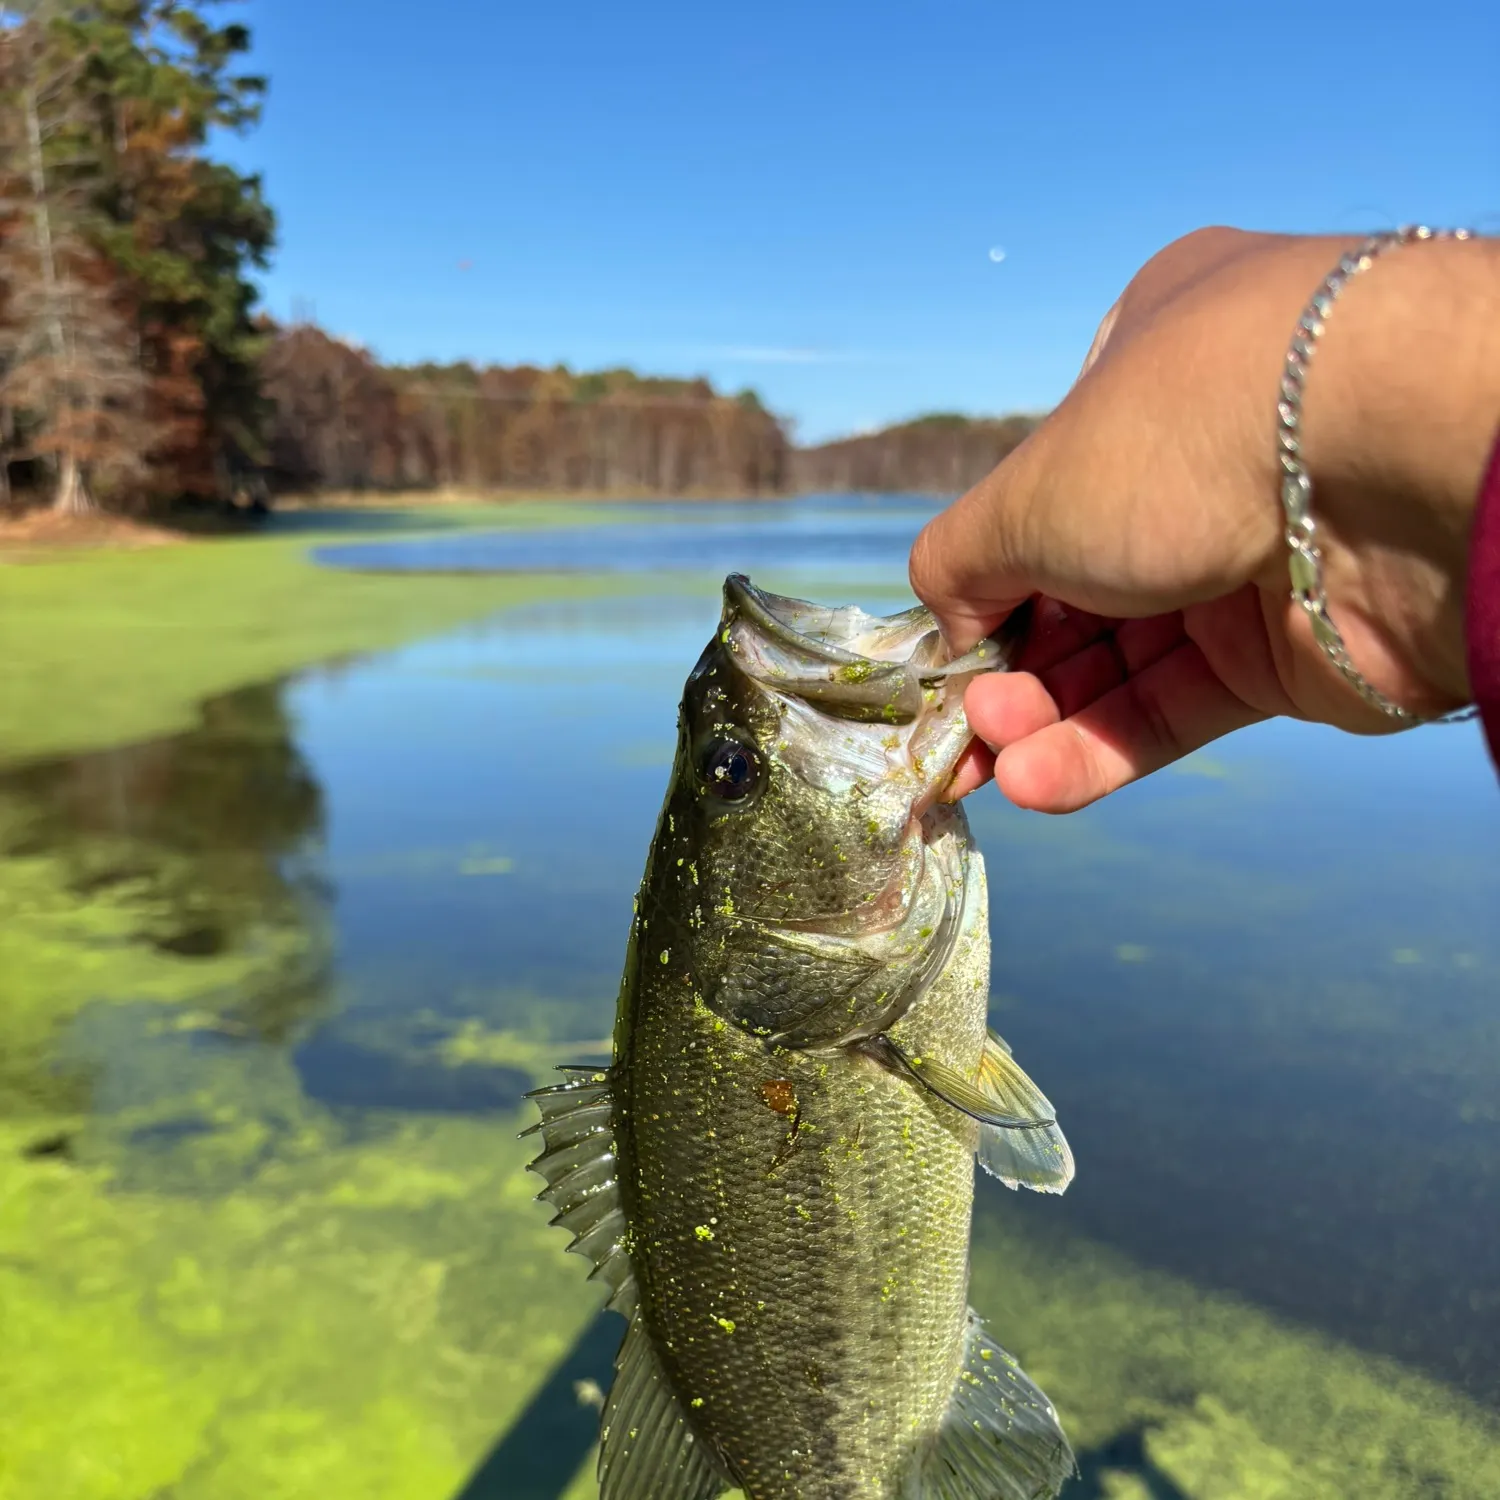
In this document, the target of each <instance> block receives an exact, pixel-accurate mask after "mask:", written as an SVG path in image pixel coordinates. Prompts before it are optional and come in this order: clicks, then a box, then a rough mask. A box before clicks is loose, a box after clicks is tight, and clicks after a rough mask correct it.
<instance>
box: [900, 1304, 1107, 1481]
mask: <svg viewBox="0 0 1500 1500" xmlns="http://www.w3.org/2000/svg"><path fill="white" fill-rule="evenodd" d="M1075 1473H1077V1465H1076V1464H1075V1463H1074V1460H1073V1450H1072V1449H1071V1448H1070V1447H1069V1446H1068V1440H1067V1438H1066V1437H1065V1436H1064V1435H1063V1430H1062V1425H1061V1423H1059V1422H1058V1420H1057V1412H1056V1410H1055V1409H1054V1408H1053V1405H1052V1403H1051V1402H1050V1401H1049V1400H1048V1399H1047V1398H1046V1397H1045V1396H1044V1395H1043V1394H1042V1393H1041V1391H1039V1390H1038V1389H1037V1387H1036V1386H1035V1385H1034V1384H1032V1382H1031V1380H1030V1379H1029V1377H1028V1376H1027V1374H1026V1372H1025V1371H1024V1370H1023V1369H1022V1368H1021V1367H1020V1365H1018V1364H1017V1363H1016V1361H1015V1360H1014V1359H1013V1358H1012V1357H1011V1356H1010V1355H1009V1354H1007V1353H1006V1352H1005V1350H1004V1349H1002V1348H1001V1347H1000V1346H999V1345H998V1344H997V1343H995V1342H994V1341H993V1340H992V1339H991V1338H990V1337H989V1335H988V1334H986V1333H985V1331H984V1327H983V1325H982V1324H981V1323H980V1321H979V1319H978V1317H977V1316H976V1315H975V1314H974V1312H973V1311H972V1310H971V1311H970V1313H969V1330H968V1342H967V1345H966V1348H965V1351H964V1366H963V1369H962V1370H960V1371H959V1376H958V1381H957V1383H956V1384H955V1385H954V1387H953V1394H952V1396H951V1397H950V1398H949V1401H948V1411H947V1414H946V1415H945V1416H944V1418H943V1425H942V1427H941V1428H940V1429H939V1432H938V1436H937V1441H936V1442H935V1443H934V1444H933V1447H932V1449H931V1451H930V1452H929V1454H928V1456H927V1459H926V1462H925V1464H924V1465H923V1468H922V1478H921V1488H920V1491H919V1493H920V1495H921V1497H922V1500H1053V1497H1054V1496H1055V1495H1056V1494H1057V1492H1058V1491H1059V1490H1060V1489H1061V1488H1062V1487H1063V1485H1064V1484H1066V1483H1067V1481H1068V1480H1069V1479H1071V1478H1072V1477H1073V1475H1074V1474H1075Z"/></svg>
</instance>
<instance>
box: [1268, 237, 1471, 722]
mask: <svg viewBox="0 0 1500 1500" xmlns="http://www.w3.org/2000/svg"><path fill="white" fill-rule="evenodd" d="M1472 237H1473V230H1470V229H1428V228H1427V227H1426V226H1425V225H1422V224H1413V225H1408V226H1407V227H1406V228H1404V229H1389V230H1384V231H1382V232H1381V233H1379V234H1372V235H1371V236H1370V237H1369V239H1367V240H1366V241H1365V242H1364V244H1363V245H1361V246H1360V247H1359V249H1358V250H1352V251H1350V252H1349V253H1348V254H1346V255H1342V256H1340V257H1339V263H1338V265H1336V266H1335V267H1334V268H1333V270H1332V271H1330V272H1329V273H1328V275H1327V277H1325V278H1324V281H1323V284H1322V285H1321V286H1320V287H1319V288H1318V290H1317V291H1316V292H1315V293H1314V294H1313V299H1312V301H1311V302H1309V303H1308V304H1307V307H1306V308H1305V309H1304V310H1303V313H1302V316H1301V318H1299V319H1298V320H1297V331H1296V333H1295V334H1294V335H1293V337H1292V343H1291V347H1290V348H1289V349H1288V350H1287V355H1286V367H1285V369H1284V370H1283V371H1282V375H1281V399H1280V400H1279V401H1278V402H1277V403H1276V418H1277V421H1276V442H1277V449H1278V456H1279V458H1280V459H1281V468H1282V477H1281V508H1282V510H1283V511H1284V512H1285V514H1286V544H1287V547H1288V548H1289V549H1290V553H1291V555H1290V557H1289V558H1288V559H1287V563H1288V570H1289V571H1290V573H1291V577H1292V598H1293V599H1295V600H1296V601H1297V603H1298V604H1300V605H1301V606H1302V608H1303V609H1304V610H1305V611H1306V613H1307V617H1308V619H1309V620H1310V621H1311V623H1312V631H1313V635H1314V636H1315V637H1316V638H1317V642H1318V644H1319V645H1320V646H1321V647H1322V648H1323V650H1324V652H1325V653H1326V654H1327V656H1328V659H1329V660H1330V661H1331V662H1332V663H1333V664H1334V666H1336V667H1337V668H1338V669H1339V671H1340V672H1341V673H1342V674H1343V676H1344V680H1345V681H1346V682H1348V684H1349V685H1350V687H1352V688H1353V689H1354V691H1355V692H1357V693H1358V694H1359V696H1360V697H1361V698H1363V699H1364V700H1365V702H1366V703H1368V704H1369V705H1370V706H1371V707H1372V708H1378V709H1379V710H1380V711H1381V713H1383V714H1385V715H1387V716H1388V717H1389V718H1392V719H1395V720H1396V721H1397V722H1399V723H1401V724H1406V725H1413V724H1423V723H1427V722H1429V721H1428V720H1426V719H1424V718H1422V717H1421V716H1420V715H1419V714H1414V713H1411V712H1409V711H1408V710H1407V709H1404V708H1402V707H1401V706H1400V704H1398V703H1392V702H1391V700H1390V699H1389V698H1387V697H1386V696H1385V694H1384V693H1382V692H1381V691H1380V690H1379V689H1378V688H1375V687H1373V686H1371V684H1370V683H1368V682H1366V681H1365V679H1364V677H1363V676H1362V675H1361V673H1360V671H1359V668H1358V667H1356V666H1355V665H1354V663H1353V661H1352V660H1351V659H1350V657H1349V650H1348V647H1346V646H1345V645H1344V638H1343V636H1342V635H1340V634H1339V629H1338V626H1336V625H1335V624H1334V623H1333V621H1332V620H1331V619H1330V618H1329V615H1328V592H1327V590H1326V589H1325V588H1324V586H1323V554H1322V552H1321V551H1319V549H1318V545H1317V542H1316V537H1317V531H1318V527H1317V522H1316V521H1314V520H1313V517H1312V476H1311V475H1310V474H1309V473H1308V472H1307V466H1306V465H1305V464H1304V463H1303V462H1302V457H1301V439H1300V438H1299V436H1298V429H1299V428H1300V426H1301V425H1302V387H1303V382H1304V381H1305V380H1306V379H1307V367H1308V365H1309V364H1310V363H1311V361H1312V357H1313V352H1314V350H1316V349H1317V347H1318V339H1319V338H1320V337H1321V335H1322V332H1323V324H1324V322H1325V320H1326V319H1327V317H1328V312H1329V309H1330V308H1332V306H1333V304H1334V301H1335V300H1336V299H1337V297H1338V295H1339V293H1340V292H1341V291H1343V289H1344V287H1345V286H1346V285H1347V284H1348V282H1349V280H1350V278H1351V277H1354V276H1357V275H1358V274H1359V273H1360V272H1361V271H1364V270H1368V269H1369V267H1370V265H1371V264H1372V262H1373V261H1374V260H1375V257H1376V256H1377V255H1380V254H1382V253H1383V252H1384V251H1386V250H1392V249H1395V248H1396V247H1397V246H1398V245H1409V244H1412V243H1413V242H1415V241H1419V240H1467V239H1470V238H1472ZM1457 717H1469V715H1468V714H1460V715H1459V716H1457Z"/></svg>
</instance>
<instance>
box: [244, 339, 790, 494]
mask: <svg viewBox="0 0 1500 1500" xmlns="http://www.w3.org/2000/svg"><path fill="white" fill-rule="evenodd" d="M261 371H262V376H263V379H264V384H265V391H266V394H267V396H268V397H269V398H270V401H271V407H272V413H273V415H272V418H271V425H270V441H269V460H268V463H269V470H270V475H271V479H272V483H273V487H274V488H276V489H278V490H281V491H297V490H304V491H305V490H317V489H339V490H349V489H355V490H358V489H413V488H426V487H446V486H459V487H463V488H473V489H534V490H549V491H591V490H592V491H611V490H613V491H622V490H628V491H637V492H644V493H647V494H693V493H708V492H719V493H726V492H727V493H732V494H763V493H771V492H776V491H780V490H783V489H785V488H786V485H787V480H788V456H789V453H790V451H791V445H790V443H789V441H788V439H787V435H786V432H785V430H784V429H783V427H782V425H781V423H780V422H779V421H777V419H776V418H775V417H774V416H772V415H771V414H770V413H769V412H768V411H766V410H765V409H764V407H762V406H761V404H760V401H759V400H758V399H757V397H756V396H755V394H754V393H753V392H750V391H743V392H741V393H740V394H739V395H736V396H727V395H722V394H720V393H719V392H718V391H716V390H715V389H714V388H713V387H712V386H711V385H710V384H709V383H708V381H706V380H702V379H695V380H673V379H662V378H652V377H646V376H641V375H637V374H635V373H634V372H632V371H630V370H603V371H598V372H593V373H583V374H579V373H575V372H573V371H570V370H567V369H563V368H560V367H559V368H553V369H538V368H536V367H534V366H530V365H522V366H518V367H511V368H503V367H500V366H488V367H485V368H476V367H474V366H473V365H469V364H448V365H437V364H423V365H407V366H383V365H381V364H379V363H377V362H376V361H375V360H374V359H373V358H372V357H371V356H370V355H369V354H368V353H367V352H366V351H365V350H363V349H360V348H357V347H356V346H354V345H352V344H350V343H348V342H345V341H343V340H339V339H334V338H330V337H329V336H328V335H327V334H326V333H324V332H323V331H322V330H320V329H318V328H315V327H312V326H310V325H302V326H299V327H294V328H289V329H285V330H281V331H279V332H278V334H277V336H276V337H275V338H274V339H273V340H272V342H271V343H270V345H269V347H268V348H267V350H266V352H265V355H264V357H263V359H262V362H261Z"/></svg>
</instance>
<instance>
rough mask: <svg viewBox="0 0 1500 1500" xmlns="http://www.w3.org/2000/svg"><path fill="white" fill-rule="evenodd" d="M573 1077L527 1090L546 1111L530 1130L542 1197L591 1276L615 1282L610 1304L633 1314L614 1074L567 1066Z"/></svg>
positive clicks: (602, 1070) (621, 1311) (634, 1301)
mask: <svg viewBox="0 0 1500 1500" xmlns="http://www.w3.org/2000/svg"><path fill="white" fill-rule="evenodd" d="M564 1071H566V1072H567V1073H569V1074H570V1075H571V1076H570V1077H569V1079H568V1081H567V1082H566V1083H555V1084H552V1085H550V1086H549V1087H547V1088H544V1089H536V1090H535V1091H534V1092H532V1093H530V1094H528V1095H527V1096H526V1097H527V1098H528V1099H534V1100H535V1101H536V1106H537V1109H538V1110H539V1111H540V1112H541V1116H542V1118H541V1119H540V1120H539V1121H538V1122H537V1123H536V1124H535V1125H533V1126H532V1127H531V1128H530V1129H529V1130H525V1131H522V1134H523V1135H535V1134H536V1133H537V1132H538V1131H540V1132H541V1137H542V1151H541V1155H540V1156H538V1157H537V1159H536V1160H535V1161H534V1162H532V1163H531V1170H532V1171H533V1172H535V1173H536V1174H537V1175H538V1176H540V1177H544V1178H545V1179H546V1181H547V1186H546V1187H544V1188H543V1189H542V1191H541V1192H540V1193H538V1194H537V1197H538V1198H540V1199H541V1200H543V1201H544V1202H546V1203H550V1204H551V1205H552V1207H553V1208H555V1209H556V1210H557V1212H556V1214H555V1215H554V1216H553V1219H552V1222H553V1223H554V1224H560V1225H562V1227H563V1228H565V1229H567V1230H570V1231H571V1232H572V1234H573V1241H572V1243H571V1244H570V1245H569V1246H568V1249H569V1250H572V1251H575V1252H576V1253H577V1254H579V1255H582V1256H584V1257H585V1258H586V1259H587V1260H588V1261H589V1262H590V1263H591V1265H592V1266H593V1270H591V1271H590V1272H589V1279H590V1280H591V1281H593V1280H599V1281H602V1282H604V1283H605V1285H606V1286H608V1287H609V1301H608V1302H607V1303H606V1306H608V1307H612V1308H614V1310H615V1311H616V1312H620V1313H624V1315H625V1316H626V1317H627V1318H628V1317H629V1316H630V1315H631V1313H632V1312H634V1310H635V1303H636V1293H635V1276H634V1274H633V1273H632V1271H631V1266H630V1256H629V1254H628V1253H627V1252H626V1250H625V1215H624V1213H623V1212H622V1211H621V1208H620V1189H619V1185H618V1183H617V1182H616V1180H615V1137H614V1131H613V1129H612V1128H611V1125H610V1111H611V1104H610V1093H609V1074H608V1072H607V1071H605V1070H604V1069H601V1068H567V1069H565V1070H564Z"/></svg>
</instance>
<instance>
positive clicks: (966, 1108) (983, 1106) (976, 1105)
mask: <svg viewBox="0 0 1500 1500" xmlns="http://www.w3.org/2000/svg"><path fill="white" fill-rule="evenodd" d="M850 1050H851V1051H856V1052H860V1053H862V1054H863V1055H864V1056H866V1057H869V1058H872V1059H873V1060H874V1061H875V1062H878V1063H879V1064H880V1065H881V1066H882V1067H884V1068H886V1069H887V1070H888V1071H889V1072H892V1073H895V1074H897V1075H898V1076H900V1077H905V1078H910V1079H911V1080H912V1081H913V1082H915V1083H917V1084H920V1085H921V1087H922V1088H924V1089H926V1090H927V1092H928V1093H929V1094H932V1095H933V1096H934V1097H935V1098H938V1099H941V1100H942V1101H943V1103H944V1104H946V1105H949V1106H950V1107H951V1108H953V1109H956V1110H958V1111H959V1112H960V1113H961V1114H965V1115H968V1116H969V1118H970V1119H971V1120H978V1121H979V1123H980V1124H981V1125H990V1126H993V1127H994V1128H995V1129H997V1130H1050V1129H1051V1128H1052V1127H1053V1126H1054V1125H1056V1124H1057V1121H1056V1120H1055V1119H1035V1118H1031V1117H1028V1116H1023V1115H1005V1114H1000V1113H998V1112H997V1111H996V1110H994V1109H993V1108H991V1107H990V1104H989V1101H988V1100H987V1099H986V1098H985V1097H984V1095H983V1094H982V1093H980V1091H979V1090H978V1089H977V1088H976V1087H975V1086H974V1085H973V1084H972V1083H970V1082H969V1081H968V1080H967V1079H965V1078H964V1077H963V1075H962V1074H960V1073H959V1072H958V1070H957V1069H955V1068H950V1067H948V1066H947V1064H945V1063H940V1062H935V1061H933V1060H932V1059H930V1058H927V1059H918V1058H914V1057H910V1056H908V1054H907V1053H906V1052H905V1051H904V1050H903V1049H902V1047H901V1046H900V1045H899V1044H898V1043H896V1042H893V1041H892V1040H891V1039H890V1037H888V1036H886V1035H884V1034H883V1033H882V1034H880V1035H877V1036H872V1037H867V1038H866V1039H865V1040H864V1041H862V1042H859V1043H857V1044H856V1045H855V1046H854V1047H852V1048H851V1049H850Z"/></svg>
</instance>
